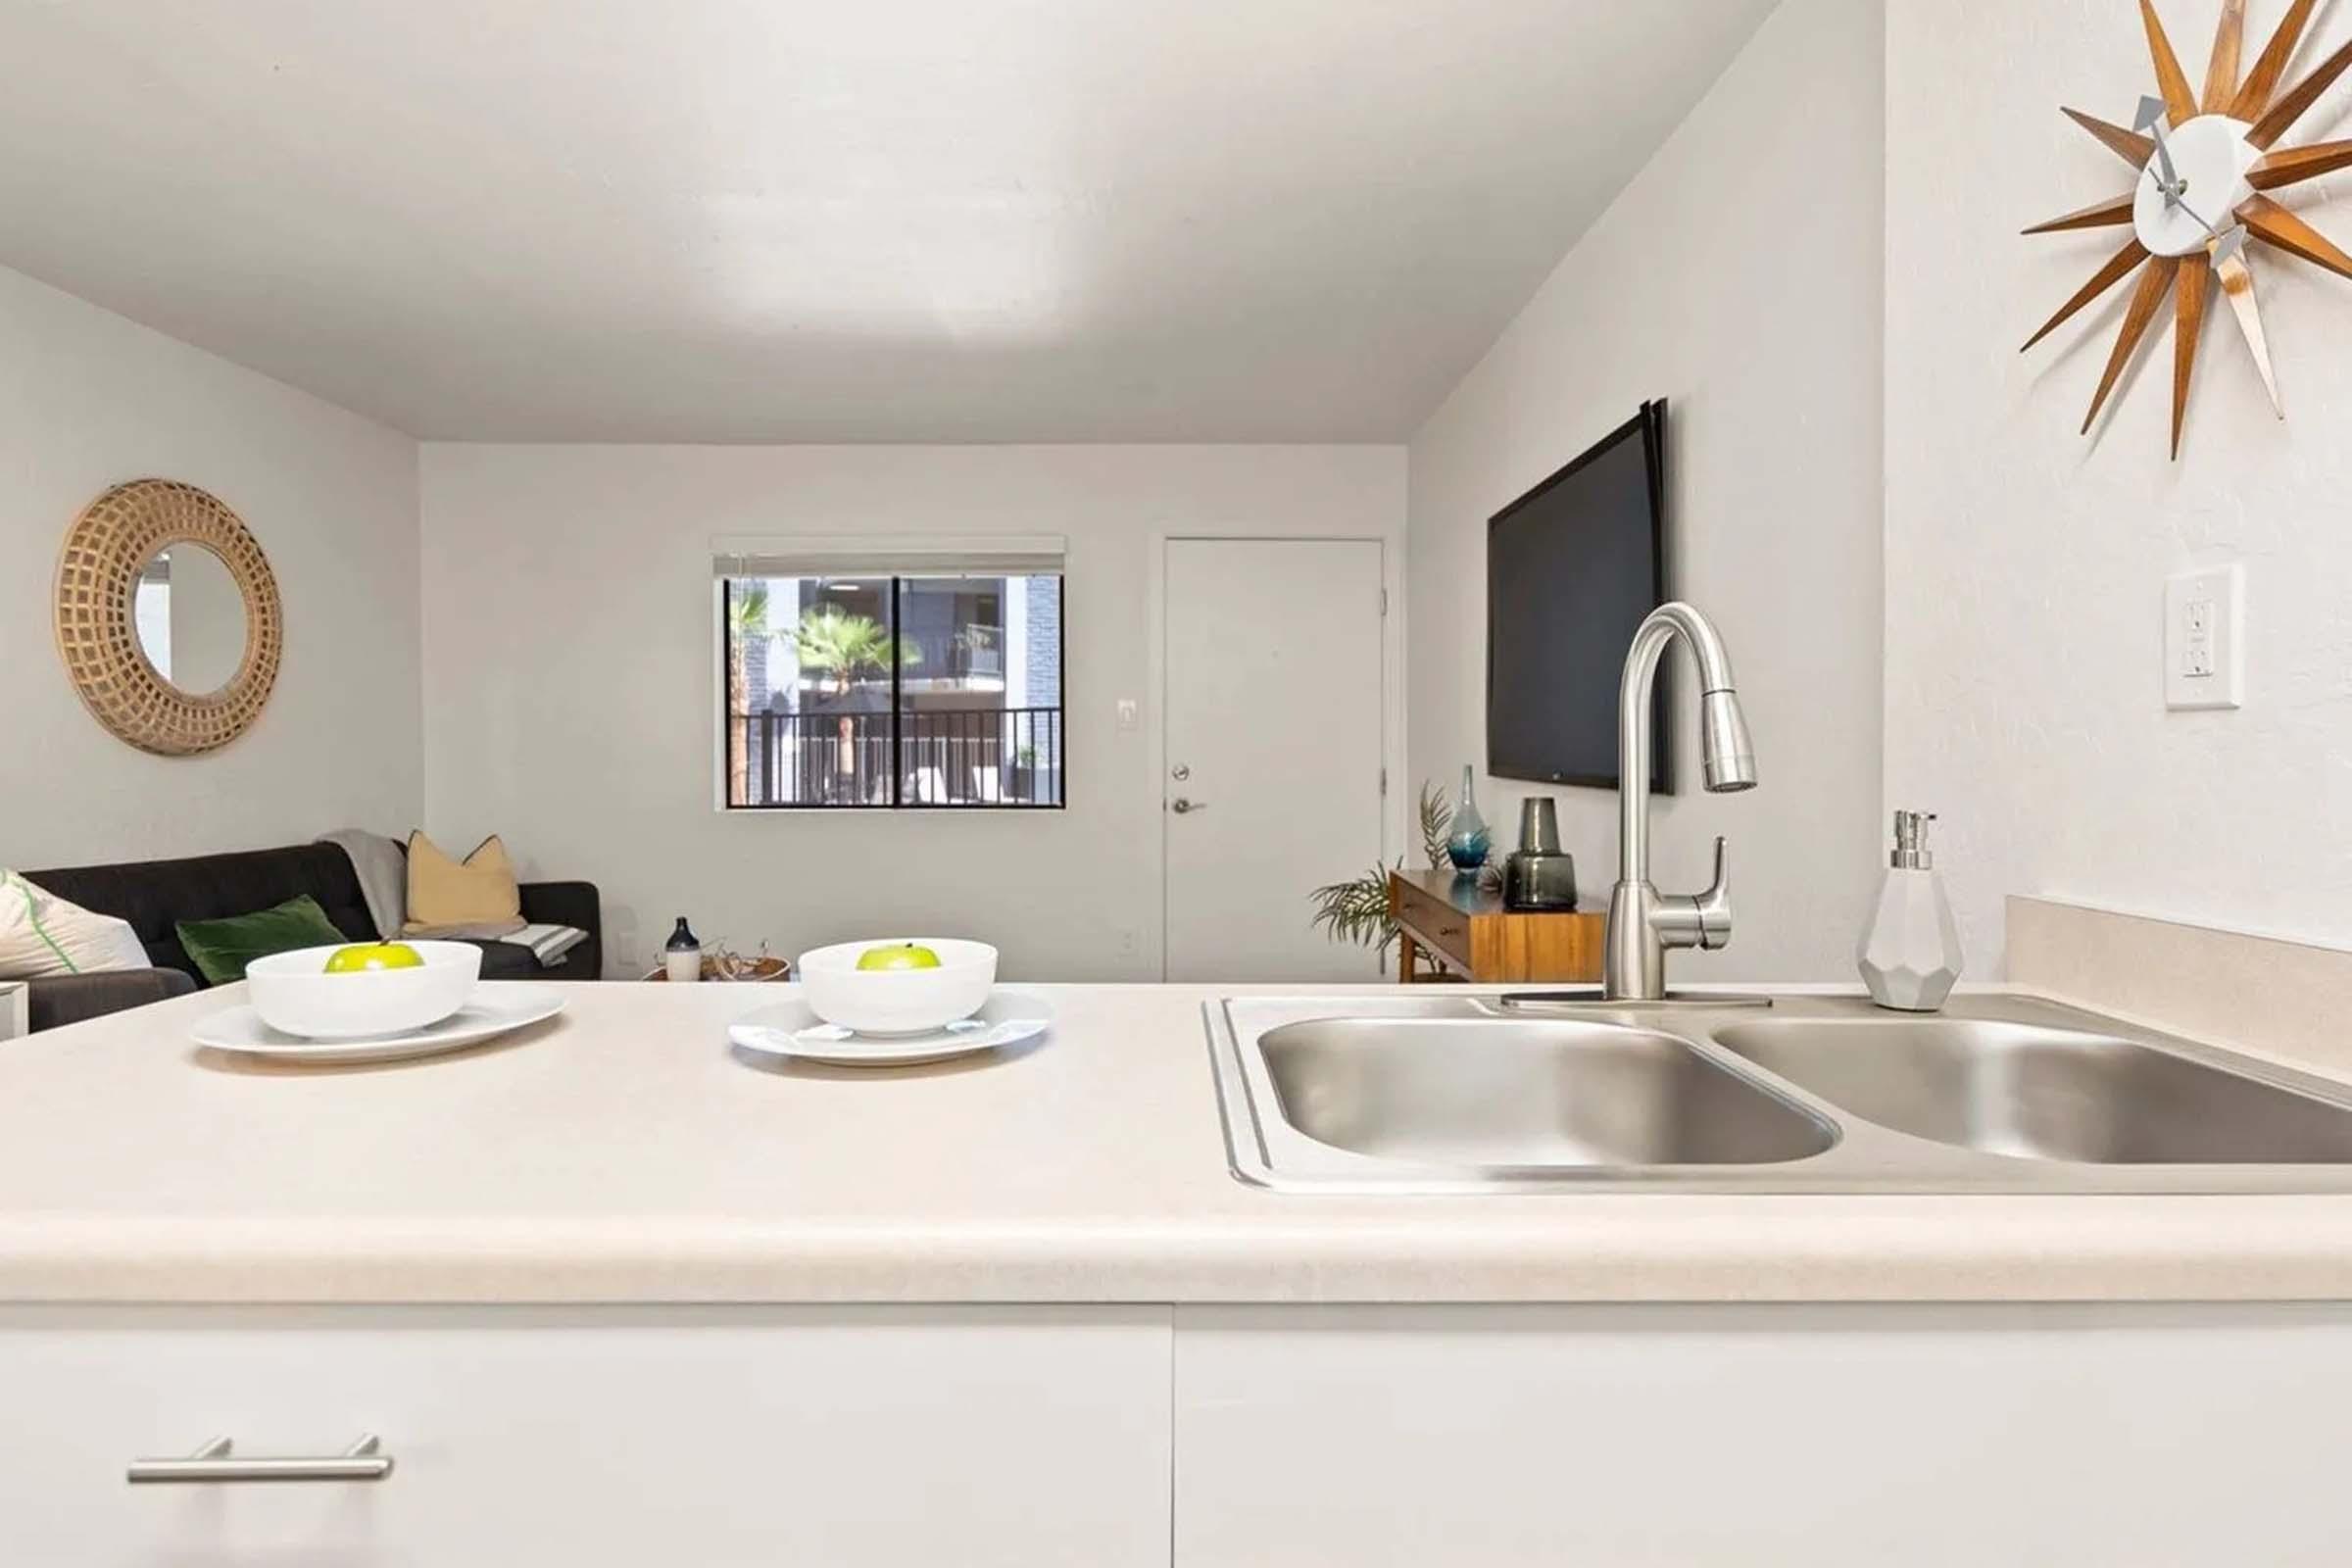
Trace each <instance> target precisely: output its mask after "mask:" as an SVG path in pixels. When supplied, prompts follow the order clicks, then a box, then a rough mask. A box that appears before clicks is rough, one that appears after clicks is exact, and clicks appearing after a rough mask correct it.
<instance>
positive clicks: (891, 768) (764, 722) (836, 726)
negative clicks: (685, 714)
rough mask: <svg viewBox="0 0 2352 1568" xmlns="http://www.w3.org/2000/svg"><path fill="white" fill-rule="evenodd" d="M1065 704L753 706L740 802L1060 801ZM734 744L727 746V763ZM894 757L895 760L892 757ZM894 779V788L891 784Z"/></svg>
mask: <svg viewBox="0 0 2352 1568" xmlns="http://www.w3.org/2000/svg"><path fill="white" fill-rule="evenodd" d="M1061 712H1062V711H1061V710H1060V709H1058V708H972V709H940V710H932V711H909V712H902V713H899V714H897V715H895V717H896V723H895V725H894V723H893V717H894V715H892V714H890V713H871V712H859V713H752V714H749V715H739V716H736V717H733V718H730V719H729V720H728V723H729V725H730V726H731V727H732V728H733V729H734V731H735V732H736V733H735V734H734V735H731V736H730V737H729V739H730V741H731V742H732V741H734V740H736V739H738V738H740V740H741V742H742V757H743V763H744V766H743V777H742V780H741V784H740V786H738V785H737V783H736V781H735V779H734V778H733V776H732V773H730V778H729V784H728V804H729V805H730V806H736V807H749V808H759V807H852V808H855V807H869V808H870V807H891V806H919V807H979V808H988V807H1010V808H1022V807H1054V806H1060V805H1062V804H1063V797H1062V725H1061ZM735 756H736V749H735V747H734V746H733V745H732V744H731V745H730V746H729V748H728V757H729V759H730V769H731V768H732V760H733V759H734V757H735ZM894 757H895V760H894ZM894 786H895V788H894Z"/></svg>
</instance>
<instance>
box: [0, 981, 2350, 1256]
mask: <svg viewBox="0 0 2352 1568" xmlns="http://www.w3.org/2000/svg"><path fill="white" fill-rule="evenodd" d="M565 989H566V991H567V993H568V995H569V1005H568V1007H567V1008H566V1010H565V1012H564V1014H563V1015H562V1016H560V1017H559V1018H557V1019H555V1020H553V1021H551V1022H549V1023H547V1024H543V1025H540V1026H537V1027H535V1028H533V1029H531V1030H528V1031H526V1032H524V1033H522V1034H520V1035H517V1036H514V1037H511V1038H510V1040H509V1042H507V1043H503V1044H499V1045H494V1046H491V1047H487V1048H483V1049H479V1050H476V1051H473V1052H470V1053H466V1054H457V1055H452V1056H447V1057H441V1058H437V1059H430V1060H423V1061H417V1062H407V1063H399V1064H394V1065H385V1066H377V1067H368V1068H347V1069H342V1070H334V1071H319V1070H315V1069H298V1068H287V1067H274V1066H268V1067H266V1066H257V1065H253V1064H249V1063H244V1062H240V1061H238V1060H235V1059H232V1058H228V1057H224V1056H220V1055H217V1054H211V1053H199V1052H197V1051H196V1050H195V1049H194V1048H193V1047H191V1046H190V1045H189V1044H188V1043H187V1039H186V1034H187V1029H188V1027H189V1025H190V1024H192V1023H193V1022H194V1021H195V1020H196V1019H198V1018H200V1017H202V1016H203V1015H204V1014H206V1013H208V1012H211V1011H213V1010H215V1009H216V1008H220V1007H223V1006H227V1005H232V1004H234V1003H236V1002H238V1001H241V1000H242V988H236V989H235V990H229V991H213V992H207V993H200V994H198V995H195V996H192V997H185V998H180V999H177V1000H175V1001H172V1002H170V1003H166V1004H162V1005H156V1006H151V1007H146V1008H141V1009H139V1010H137V1011H134V1012H131V1013H126V1014H121V1015H118V1016H116V1017H113V1018H107V1019H100V1020H97V1021H95V1022H93V1023H89V1024H84V1025H80V1026H76V1027H73V1028H69V1029H63V1030H57V1031H53V1032H50V1033H46V1034H41V1035H35V1036H32V1037H29V1038H27V1039H23V1040H16V1041H10V1042H7V1043H6V1044H5V1045H0V1300H7V1301H59V1300H106V1301H271V1302H321V1301H351V1302H361V1301H366V1302H410V1301H439V1302H459V1301H465V1302H508V1301H514V1302H526V1301H529V1302H546V1301H564V1302H648V1301H876V1302H879V1301H969V1302H989V1301H1151V1302H1160V1301H1173V1302H1211V1301H1223V1302H1283V1301H1398V1302H1419V1301H1429V1302H1435V1301H1454V1302H1459V1301H1602V1300H1607V1301H1665V1300H1706V1301H1730V1300H1954V1301H1956V1300H1994V1299H2000V1300H2057V1299H2117V1300H2121V1299H2175V1300H2179V1299H2214V1300H2220V1299H2280V1300H2285V1299H2352V1196H2348V1197H2158V1198H2122V1197H2089V1198H2061V1197H2008V1196H2000V1197H1994V1196H1963V1197H1886V1196H1871V1197H1843V1196H1839V1197H1764V1196H1740V1195H1734V1196H1703V1195H1695V1194H1690V1193H1661V1194H1638V1195H1598V1194H1578V1193H1561V1194H1545V1195H1534V1196H1508V1197H1473V1198H1362V1197H1335V1196H1320V1195H1282V1194H1275V1193H1270V1192H1265V1191H1260V1190H1258V1189H1254V1188H1250V1187H1246V1186H1244V1185H1242V1184H1241V1183H1239V1182H1237V1181H1235V1180H1234V1179H1233V1177H1232V1176H1230V1175H1229V1174H1228V1173H1227V1171H1226V1167H1225V1145H1224V1139H1223V1135H1222V1133H1221V1131H1220V1128H1219V1125H1218V1120H1217V1109H1216V1101H1215V1097H1214V1095H1213V1094H1212V1092H1211V1086H1210V1076H1209V1065H1208V1055H1207V1049H1206V1046H1205V1043H1204V1039H1203V1035H1202V1030H1201V1004H1202V1003H1203V1002H1204V1001H1206V1000H1208V999H1209V998H1211V997H1215V996H1220V995H1227V994H1232V993H1233V992H1234V990H1235V988H1229V987H1216V988H1210V987H1193V986H1040V987H1032V988H1024V989H1032V990H1036V991H1038V992H1041V993H1042V994H1044V995H1046V996H1047V997H1049V998H1050V999H1051V1000H1052V1002H1053V1004H1054V1008H1055V1009H1056V1013H1057V1025H1056V1028H1055V1030H1054V1034H1053V1035H1052V1036H1051V1037H1050V1038H1049V1039H1048V1040H1047V1041H1046V1042H1044V1043H1043V1044H1041V1045H1039V1046H1036V1047H1034V1048H1031V1049H1028V1050H1026V1051H1020V1052H1016V1053H1014V1054H1011V1055H1010V1056H1008V1057H994V1056H990V1057H980V1058H976V1059H975V1060H973V1061H969V1062H965V1063H953V1064H946V1065H942V1066H938V1067H932V1068H920V1069H910V1070H901V1071H896V1072H888V1073H861V1072H857V1071H854V1070H849V1069H827V1068H808V1067H804V1068H795V1069H789V1070H772V1069H766V1068H760V1067H753V1066H748V1065H746V1064H745V1063H744V1061H742V1060H741V1059H739V1058H738V1057H736V1056H735V1055H734V1054H731V1053H730V1052H729V1051H728V1049H727V1048H726V1045H725V1039H724V1035H725V1024H726V1023H727V1021H728V1020H729V1019H730V1018H732V1017H734V1016H736V1015H737V1014H739V1013H741V1012H744V1011H748V1010H750V1009H752V1008H755V1007H758V1006H760V1005H766V1004H769V1003H772V1002H775V1001H777V1000H780V997H781V995H782V994H783V992H784V989H785V988H779V987H755V986H740V987H739V986H726V985H700V986H655V985H632V984H619V983H615V984H604V985H579V984H574V985H570V986H567V987H566V988H565ZM1260 989H1265V990H1268V991H1269V992H1270V993H1271V994H1284V993H1291V992H1296V991H1298V990H1299V989H1300V988H1297V987H1287V988H1260ZM1382 989H1385V988H1382ZM1389 994H1393V993H1389Z"/></svg>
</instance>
